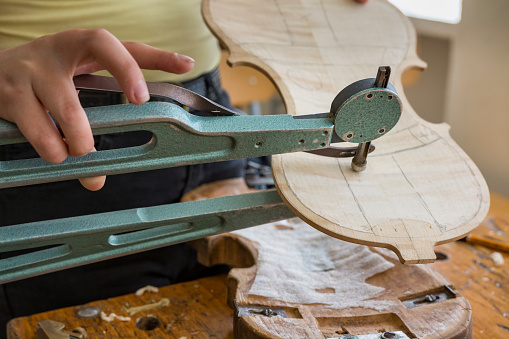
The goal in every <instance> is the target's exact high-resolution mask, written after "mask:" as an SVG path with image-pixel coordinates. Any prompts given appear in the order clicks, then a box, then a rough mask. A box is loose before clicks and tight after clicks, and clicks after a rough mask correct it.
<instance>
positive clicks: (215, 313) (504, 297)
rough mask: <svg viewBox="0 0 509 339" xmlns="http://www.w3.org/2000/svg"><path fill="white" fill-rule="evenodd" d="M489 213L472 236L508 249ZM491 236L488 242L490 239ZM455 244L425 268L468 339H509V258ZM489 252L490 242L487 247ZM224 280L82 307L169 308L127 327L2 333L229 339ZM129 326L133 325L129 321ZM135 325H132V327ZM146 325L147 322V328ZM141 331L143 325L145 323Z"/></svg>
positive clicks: (494, 213)
mask: <svg viewBox="0 0 509 339" xmlns="http://www.w3.org/2000/svg"><path fill="white" fill-rule="evenodd" d="M491 198H492V202H491V208H490V213H489V215H488V217H487V218H486V220H485V221H484V223H483V226H481V227H480V228H479V229H478V230H476V233H475V234H480V235H484V236H485V238H487V239H491V238H493V237H495V234H491V233H492V232H493V231H489V230H488V228H491V229H493V228H495V229H497V230H498V231H497V232H496V233H498V234H496V235H497V236H498V238H501V237H502V238H501V239H504V238H505V239H507V242H508V243H509V199H506V198H504V197H502V196H499V195H496V194H492V196H491ZM490 236H492V237H491V238H490ZM471 241H472V242H466V241H457V242H453V243H449V244H446V245H441V246H437V247H436V248H435V250H436V252H437V253H438V254H439V259H441V260H438V261H437V262H436V263H434V264H431V265H430V266H431V267H432V268H433V269H435V270H436V271H438V272H440V273H441V274H442V275H443V276H445V277H446V278H447V279H449V280H450V281H451V282H452V283H453V284H454V287H455V290H456V291H457V292H458V293H460V294H462V295H463V296H464V297H466V298H467V299H468V301H469V302H470V305H471V306H472V311H473V338H478V339H481V338H507V337H509V253H507V252H502V251H500V249H503V247H502V248H500V246H499V247H498V250H497V249H494V248H497V246H494V248H490V247H491V246H490V247H486V246H481V245H477V244H474V243H473V242H474V241H475V239H471ZM488 246H489V242H488ZM496 251H499V252H500V253H501V254H502V257H503V259H504V263H503V264H502V265H501V266H495V261H494V260H493V258H492V253H493V252H496ZM226 290H227V277H226V275H218V276H213V277H207V278H204V279H199V280H196V281H191V282H186V283H181V284H177V285H172V286H166V287H163V288H160V289H159V292H158V293H145V294H144V295H142V296H136V295H135V294H129V295H125V296H121V297H117V298H111V299H107V300H100V301H95V302H92V303H89V304H87V305H84V306H95V307H97V308H99V309H100V310H102V311H104V312H105V313H106V314H108V315H109V313H117V314H122V315H125V312H123V310H124V309H125V308H128V307H130V305H133V304H139V303H140V298H141V301H143V303H145V304H150V303H155V302H158V301H160V300H161V299H162V298H168V299H169V304H168V305H167V306H164V311H162V308H154V309H150V310H147V311H142V312H139V313H138V314H135V315H133V316H132V317H131V318H132V320H131V321H127V322H124V321H121V320H118V319H115V320H113V321H112V322H107V321H103V320H101V319H100V317H94V318H78V317H77V316H76V314H77V312H78V311H79V310H80V309H82V308H83V307H84V306H75V307H68V308H63V309H59V310H53V311H49V312H44V313H40V314H35V315H32V316H27V317H21V318H17V319H13V320H12V321H11V322H10V323H9V324H8V327H7V333H8V338H9V339H14V338H26V339H31V338H35V337H36V336H35V331H36V326H37V322H39V321H41V320H43V319H52V320H55V321H58V322H61V323H64V324H65V325H66V330H69V331H70V330H72V329H73V328H75V327H79V326H82V327H86V328H87V333H88V337H89V338H96V337H98V336H101V337H104V338H115V337H121V338H132V337H136V338H176V339H184V338H187V339H191V338H233V311H232V310H231V309H230V308H229V307H228V306H227V305H226ZM143 317H154V318H157V319H158V320H159V321H160V323H161V325H160V326H159V327H157V328H156V329H153V330H148V331H147V330H142V329H139V328H137V327H136V326H138V327H143V326H144V325H143V324H144V322H143V321H138V322H136V320H137V319H140V318H143ZM133 320H134V321H133ZM136 323H137V325H135V324H136ZM149 323H150V322H149ZM145 325H146V322H145Z"/></svg>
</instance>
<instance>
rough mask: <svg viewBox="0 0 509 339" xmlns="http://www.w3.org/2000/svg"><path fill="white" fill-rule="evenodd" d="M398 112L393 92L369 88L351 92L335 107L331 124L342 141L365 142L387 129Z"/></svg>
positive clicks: (382, 133)
mask: <svg viewBox="0 0 509 339" xmlns="http://www.w3.org/2000/svg"><path fill="white" fill-rule="evenodd" d="M400 116H401V102H400V99H399V97H398V96H397V95H396V93H394V92H393V91H391V90H389V89H382V88H370V89H366V90H363V91H360V92H358V93H356V94H354V95H352V96H351V97H350V98H348V99H347V100H346V101H345V102H344V103H343V104H342V105H341V106H340V107H339V109H338V110H337V112H336V117H335V121H334V125H335V126H334V128H335V130H336V133H337V134H338V136H339V137H340V138H342V139H343V140H345V141H349V142H354V143H360V142H367V141H372V140H375V139H377V138H379V137H381V136H382V135H384V134H385V133H387V132H388V131H390V130H391V129H392V128H393V127H394V126H395V125H396V123H397V122H398V120H399V117H400ZM350 134H351V136H350Z"/></svg>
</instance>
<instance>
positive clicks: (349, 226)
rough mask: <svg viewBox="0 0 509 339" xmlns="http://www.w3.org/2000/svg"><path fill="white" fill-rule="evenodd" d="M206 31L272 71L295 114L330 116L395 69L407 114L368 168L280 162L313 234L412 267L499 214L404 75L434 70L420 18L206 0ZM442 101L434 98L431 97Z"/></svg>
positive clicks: (310, 160)
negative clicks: (363, 84) (420, 36)
mask: <svg viewBox="0 0 509 339" xmlns="http://www.w3.org/2000/svg"><path fill="white" fill-rule="evenodd" d="M203 14H204V17H205V19H206V22H207V24H208V25H209V27H210V28H211V29H212V31H213V32H214V33H215V34H216V35H217V36H218V38H219V39H220V41H221V42H222V43H223V45H224V46H226V48H227V49H228V50H229V52H230V56H229V58H228V61H229V63H230V64H231V65H233V66H236V65H250V66H253V67H255V68H258V69H260V70H261V71H263V72H264V73H265V74H267V75H268V76H269V77H270V78H271V79H272V80H273V82H274V83H275V84H276V86H277V88H278V90H279V91H280V93H281V95H282V97H283V100H284V103H285V105H286V108H287V112H288V113H289V114H293V115H300V114H310V113H322V112H328V111H329V109H330V105H331V103H332V100H333V99H334V97H335V96H336V95H337V93H338V92H339V91H340V90H341V89H343V88H344V87H346V86H347V85H349V84H350V83H352V82H354V81H357V80H359V79H364V78H372V77H374V76H375V75H376V70H377V68H378V66H381V65H389V66H391V68H392V70H393V72H392V77H391V83H392V84H393V85H394V86H395V88H396V89H397V91H398V93H399V95H400V97H401V99H402V102H403V107H404V109H403V114H402V117H401V119H400V121H399V122H398V124H397V125H396V127H395V128H394V129H393V130H392V131H390V132H389V133H388V134H387V135H385V136H383V137H382V138H380V139H377V140H376V141H375V144H376V148H377V149H376V151H375V152H374V153H373V154H372V155H370V156H369V157H368V166H367V169H366V170H365V171H363V172H354V171H353V170H352V169H351V167H350V162H351V160H350V159H334V158H326V157H321V156H318V155H313V154H308V153H293V154H283V155H276V156H273V157H272V171H273V176H274V179H275V183H276V185H277V188H278V190H279V192H280V194H281V196H282V197H283V199H284V200H285V201H286V202H287V203H288V205H289V206H290V208H292V209H293V211H294V212H295V213H296V214H297V215H298V216H299V217H300V218H302V219H303V220H305V221H306V222H307V223H309V224H310V225H312V226H313V227H315V228H317V229H319V230H321V231H323V232H325V233H327V234H329V235H331V236H333V237H337V238H340V239H343V240H347V241H350V242H355V243H359V244H366V245H372V246H381V247H387V248H390V249H392V250H394V251H395V253H396V254H397V255H398V257H399V259H400V260H401V261H402V262H404V263H428V262H433V261H434V260H435V254H434V252H433V246H434V245H436V244H442V243H446V242H449V241H452V240H454V239H458V238H461V237H463V236H464V235H465V234H467V233H468V232H470V231H472V230H473V229H474V228H475V227H477V226H478V225H479V224H480V223H481V221H482V220H483V218H484V217H485V215H486V213H487V211H488V207H489V193H488V188H487V185H486V182H485V180H484V178H483V177H482V175H481V173H480V172H479V170H478V169H477V167H476V165H475V164H474V163H473V162H472V161H471V159H470V158H469V157H468V156H467V155H466V154H465V153H464V152H463V150H462V149H461V148H460V147H459V146H458V145H457V144H456V143H455V142H454V141H453V140H452V139H451V137H450V135H449V126H448V125H446V124H432V123H429V122H426V121H424V120H423V119H421V118H420V117H419V116H418V115H417V114H416V112H415V111H414V110H413V109H412V107H411V106H410V103H409V102H408V100H407V99H406V98H405V95H404V92H403V88H402V86H401V81H400V79H401V74H402V73H403V72H404V71H405V70H406V69H409V68H412V67H418V68H424V67H425V63H424V62H423V61H421V60H420V59H419V58H418V56H417V54H416V51H415V46H416V34H415V31H414V28H413V27H412V25H411V24H410V22H409V20H408V19H407V18H406V17H405V16H404V15H403V14H401V13H400V12H399V11H398V10H397V9H396V8H395V7H393V6H392V5H390V4H389V3H387V2H386V1H385V0H371V1H369V2H368V3H367V4H365V5H360V4H357V3H355V2H354V1H351V0H258V1H235V0H205V1H204V4H203ZM429 100H433V98H429Z"/></svg>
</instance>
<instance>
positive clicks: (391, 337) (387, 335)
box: [380, 332, 399, 339]
mask: <svg viewBox="0 0 509 339" xmlns="http://www.w3.org/2000/svg"><path fill="white" fill-rule="evenodd" d="M380 338H381V339H398V338H399V335H397V334H396V333H393V332H384V333H382V335H381V336H380Z"/></svg>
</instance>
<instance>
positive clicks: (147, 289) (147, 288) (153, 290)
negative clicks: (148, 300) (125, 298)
mask: <svg viewBox="0 0 509 339" xmlns="http://www.w3.org/2000/svg"><path fill="white" fill-rule="evenodd" d="M145 292H151V293H157V292H159V289H158V288H157V287H154V286H151V285H147V286H145V287H142V288H140V289H139V290H137V291H136V293H135V294H136V295H137V296H138V297H140V296H142V295H143V294H145Z"/></svg>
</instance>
